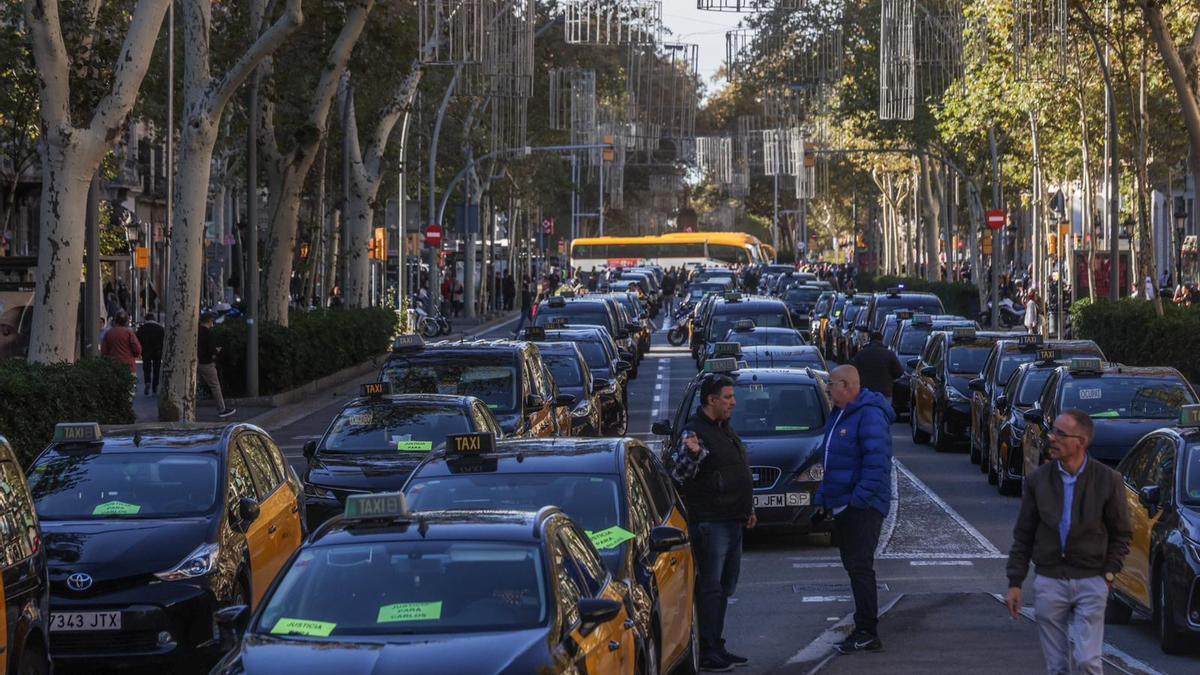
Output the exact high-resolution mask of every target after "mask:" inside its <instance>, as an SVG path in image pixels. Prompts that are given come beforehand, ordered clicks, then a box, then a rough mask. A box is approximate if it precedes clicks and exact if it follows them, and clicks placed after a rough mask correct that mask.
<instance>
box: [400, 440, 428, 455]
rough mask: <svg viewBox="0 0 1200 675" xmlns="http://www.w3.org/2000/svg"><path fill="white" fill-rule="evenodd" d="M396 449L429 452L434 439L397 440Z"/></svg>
mask: <svg viewBox="0 0 1200 675" xmlns="http://www.w3.org/2000/svg"><path fill="white" fill-rule="evenodd" d="M396 449H397V450H399V451H400V452H428V451H430V450H432V449H433V441H396Z"/></svg>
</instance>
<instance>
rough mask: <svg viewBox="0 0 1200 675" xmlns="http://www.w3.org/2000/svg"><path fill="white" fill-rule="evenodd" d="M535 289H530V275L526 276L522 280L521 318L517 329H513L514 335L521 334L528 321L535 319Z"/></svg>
mask: <svg viewBox="0 0 1200 675" xmlns="http://www.w3.org/2000/svg"><path fill="white" fill-rule="evenodd" d="M533 301H534V298H533V291H531V290H530V289H529V277H525V279H524V281H522V282H521V320H520V321H518V322H517V329H516V330H514V331H513V335H520V334H521V329H522V328H524V327H525V322H526V321H531V322H532V321H533Z"/></svg>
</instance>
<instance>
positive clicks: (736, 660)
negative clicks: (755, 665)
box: [721, 647, 750, 668]
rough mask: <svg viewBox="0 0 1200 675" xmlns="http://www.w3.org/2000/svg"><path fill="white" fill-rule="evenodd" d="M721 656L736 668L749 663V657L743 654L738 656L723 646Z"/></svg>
mask: <svg viewBox="0 0 1200 675" xmlns="http://www.w3.org/2000/svg"><path fill="white" fill-rule="evenodd" d="M721 658H723V659H725V660H726V661H728V662H729V663H730V664H731V665H734V666H737V667H738V668H741V667H742V666H744V665H746V664H747V663H750V659H748V658H746V657H744V656H738V655H737V654H734V653H732V652H728V651H726V650H725V648H724V647H722V648H721Z"/></svg>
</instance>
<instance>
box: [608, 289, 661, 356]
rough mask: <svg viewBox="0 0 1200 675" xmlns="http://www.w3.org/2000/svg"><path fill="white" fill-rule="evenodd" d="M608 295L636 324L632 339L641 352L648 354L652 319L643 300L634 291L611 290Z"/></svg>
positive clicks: (652, 325)
mask: <svg viewBox="0 0 1200 675" xmlns="http://www.w3.org/2000/svg"><path fill="white" fill-rule="evenodd" d="M608 297H611V298H612V299H613V300H616V301H617V302H618V303H620V305H621V307H622V308H623V309H624V310H625V313H626V314H628V315H629V318H630V319H632V320H633V323H635V324H637V326H638V329H637V331H636V332H635V334H634V340H635V342H637V346H638V350H639V351H641V353H642V354H649V353H650V336H651V335H653V334H654V321H653V320H652V319H651V316H650V310H649V309H647V306H646V305H645V304H644V301H643V300H642V299H640V298H638V296H637V294H636V293H629V292H623V293H618V292H613V293H609V294H608Z"/></svg>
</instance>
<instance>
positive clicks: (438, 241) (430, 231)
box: [425, 225, 442, 248]
mask: <svg viewBox="0 0 1200 675" xmlns="http://www.w3.org/2000/svg"><path fill="white" fill-rule="evenodd" d="M425 245H426V246H429V247H430V248H436V247H438V246H441V245H442V228H441V227H439V226H437V225H430V226H429V227H428V228H427V229H426V230H425Z"/></svg>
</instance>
